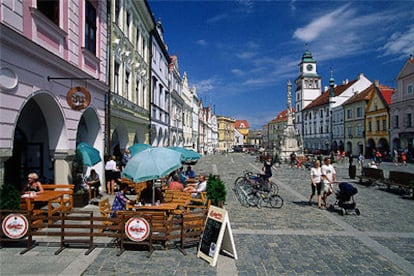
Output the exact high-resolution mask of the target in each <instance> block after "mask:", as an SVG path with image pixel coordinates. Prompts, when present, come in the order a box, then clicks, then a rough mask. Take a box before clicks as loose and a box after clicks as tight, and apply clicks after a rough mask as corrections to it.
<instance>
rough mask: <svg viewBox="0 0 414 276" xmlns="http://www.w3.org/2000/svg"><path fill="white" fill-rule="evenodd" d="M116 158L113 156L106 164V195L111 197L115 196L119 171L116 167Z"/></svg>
mask: <svg viewBox="0 0 414 276" xmlns="http://www.w3.org/2000/svg"><path fill="white" fill-rule="evenodd" d="M115 160H116V157H115V156H114V155H113V156H111V157H110V158H109V160H108V161H107V162H106V164H105V179H106V193H107V194H109V195H113V194H114V189H115V179H116V178H117V176H116V173H117V171H118V169H117V167H116V162H115Z"/></svg>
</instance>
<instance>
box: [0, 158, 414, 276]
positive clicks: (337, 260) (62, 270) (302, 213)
mask: <svg viewBox="0 0 414 276" xmlns="http://www.w3.org/2000/svg"><path fill="white" fill-rule="evenodd" d="M334 166H335V167H336V170H337V173H338V180H339V181H346V182H350V183H351V184H353V185H354V186H355V187H357V188H358V194H357V195H356V196H355V201H356V203H357V207H358V208H359V209H360V211H361V215H360V216H356V215H346V216H340V215H339V214H338V213H336V212H330V211H327V210H319V209H318V208H316V202H314V204H313V205H312V206H309V205H308V198H309V195H310V180H309V171H308V170H305V169H291V168H289V167H288V166H287V165H282V166H281V167H279V168H275V170H274V176H273V181H274V182H276V183H277V184H278V185H279V194H280V195H281V196H282V197H283V199H284V206H283V207H282V208H281V209H271V208H263V209H257V208H255V207H250V208H247V207H242V206H241V205H240V203H239V202H238V201H237V199H236V197H235V195H234V193H233V191H232V186H233V183H234V181H235V179H236V178H237V177H238V176H241V175H242V174H243V171H244V170H250V171H252V172H259V171H260V169H261V164H260V163H258V162H255V157H254V156H251V155H246V154H241V153H233V154H229V155H210V156H204V157H202V159H201V160H200V161H199V162H198V164H197V165H195V166H194V169H195V171H196V172H197V174H209V173H213V174H219V175H220V176H221V178H222V179H223V180H224V181H225V182H226V185H227V202H226V205H225V209H226V210H227V211H228V213H229V217H230V223H231V227H232V231H233V237H234V241H235V245H236V250H237V255H238V259H237V260H235V259H233V258H231V257H227V256H224V255H220V256H219V260H218V264H217V266H216V267H211V266H210V265H209V264H208V263H207V262H205V261H203V260H201V259H198V258H197V257H196V254H197V248H190V249H188V250H187V253H188V254H187V255H186V256H183V255H182V254H181V252H180V251H178V250H177V249H174V248H171V249H169V250H168V251H164V250H161V249H157V250H155V251H154V253H153V254H152V256H151V258H147V257H146V252H144V251H133V250H131V251H126V252H124V253H123V254H122V255H121V256H116V253H117V252H118V251H117V250H116V249H113V248H108V247H100V248H97V249H95V250H94V251H93V252H92V253H91V254H90V255H88V256H85V255H84V250H83V249H65V250H64V251H63V252H62V253H61V254H60V255H58V256H55V255H54V254H53V252H54V251H56V248H53V244H48V243H45V244H44V245H41V246H37V247H35V248H34V249H32V250H31V251H29V252H28V253H26V254H25V255H19V252H20V251H21V249H19V248H3V249H1V250H0V259H1V268H0V273H1V274H2V275H15V274H20V275H96V274H98V273H99V274H101V275H117V274H140V275H279V274H289V275H317V274H322V275H354V274H364V275H379V274H385V275H414V212H413V210H414V200H412V199H409V198H408V196H406V195H402V194H400V193H397V192H394V193H392V192H388V191H385V190H384V189H382V188H381V187H377V186H364V185H361V184H359V183H357V181H355V180H351V179H349V178H348V168H347V164H345V163H344V164H334ZM381 168H382V169H384V171H385V175H386V176H387V174H388V171H389V170H405V171H411V172H413V171H414V166H413V165H412V164H409V165H408V166H407V167H401V166H399V167H395V166H394V165H392V164H390V163H383V164H382V165H381ZM358 173H359V171H358ZM358 173H357V174H358ZM329 200H330V203H331V204H332V203H334V202H335V198H334V196H331V197H330V199H329ZM314 201H316V199H314ZM89 208H94V207H89Z"/></svg>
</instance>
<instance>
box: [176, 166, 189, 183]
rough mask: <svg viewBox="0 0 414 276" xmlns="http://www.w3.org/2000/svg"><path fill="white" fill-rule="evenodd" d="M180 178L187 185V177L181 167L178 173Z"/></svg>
mask: <svg viewBox="0 0 414 276" xmlns="http://www.w3.org/2000/svg"><path fill="white" fill-rule="evenodd" d="M178 177H179V179H180V182H181V183H183V184H184V183H185V182H186V181H187V176H186V175H185V172H184V168H183V167H181V168H180V169H179V171H178Z"/></svg>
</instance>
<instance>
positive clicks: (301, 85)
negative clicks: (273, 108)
mask: <svg viewBox="0 0 414 276" xmlns="http://www.w3.org/2000/svg"><path fill="white" fill-rule="evenodd" d="M295 85H296V90H295V103H296V104H295V105H296V112H295V127H296V129H297V131H298V132H299V134H300V136H301V137H303V118H302V110H303V109H304V108H305V107H306V106H307V105H308V104H310V103H311V102H312V101H313V100H314V99H316V98H317V97H319V96H320V95H321V93H322V92H321V91H322V90H321V77H320V76H319V75H318V73H317V70H316V61H315V60H314V59H313V57H312V53H311V52H310V51H309V50H308V49H306V51H305V52H304V53H303V56H302V60H301V62H300V63H299V76H298V77H297V78H296V81H295Z"/></svg>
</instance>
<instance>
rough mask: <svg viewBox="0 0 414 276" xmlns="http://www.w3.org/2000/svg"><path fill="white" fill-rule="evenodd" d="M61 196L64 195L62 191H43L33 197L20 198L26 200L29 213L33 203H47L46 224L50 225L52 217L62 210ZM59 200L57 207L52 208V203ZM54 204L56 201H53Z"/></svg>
mask: <svg viewBox="0 0 414 276" xmlns="http://www.w3.org/2000/svg"><path fill="white" fill-rule="evenodd" d="M63 196H64V193H63V192H62V191H45V192H44V193H41V194H36V195H35V196H34V197H31V196H29V197H27V196H25V195H23V196H22V198H24V199H25V200H26V204H27V210H29V211H31V210H33V209H34V203H35V202H47V217H48V223H49V224H51V223H52V215H53V214H54V213H56V212H59V211H61V210H62V208H63V204H64V203H63ZM56 199H57V200H59V206H57V207H54V206H53V205H52V203H53V202H52V201H55V200H56ZM55 203H56V201H55Z"/></svg>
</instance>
